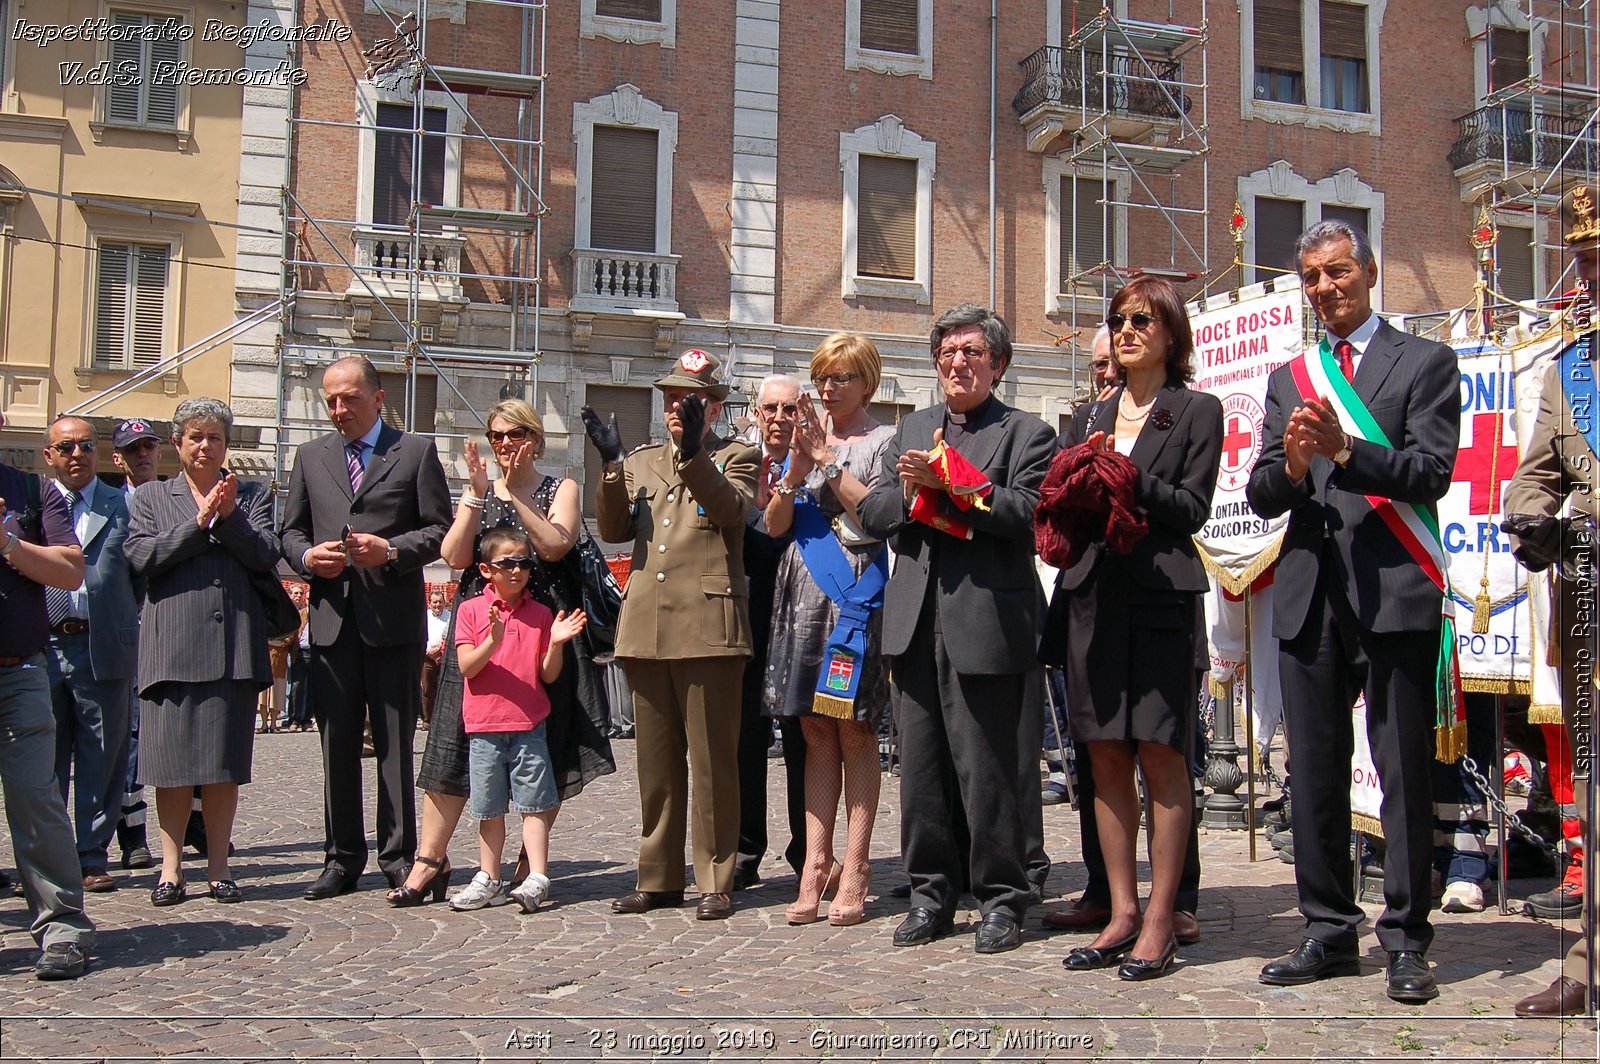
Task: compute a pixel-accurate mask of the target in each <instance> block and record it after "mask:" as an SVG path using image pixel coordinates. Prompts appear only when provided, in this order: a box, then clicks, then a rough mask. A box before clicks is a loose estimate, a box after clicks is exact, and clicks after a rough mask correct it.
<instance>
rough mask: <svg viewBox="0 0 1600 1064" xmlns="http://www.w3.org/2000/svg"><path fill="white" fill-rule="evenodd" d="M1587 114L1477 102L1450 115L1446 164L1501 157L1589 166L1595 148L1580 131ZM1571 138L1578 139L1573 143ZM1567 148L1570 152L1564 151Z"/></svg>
mask: <svg viewBox="0 0 1600 1064" xmlns="http://www.w3.org/2000/svg"><path fill="white" fill-rule="evenodd" d="M1587 122H1588V116H1587V115H1565V114H1560V113H1558V112H1538V113H1535V112H1533V111H1528V110H1523V109H1521V108H1516V107H1510V106H1507V105H1504V104H1498V105H1494V106H1490V107H1480V108H1478V110H1476V111H1473V112H1471V113H1469V114H1465V115H1462V116H1461V117H1460V118H1458V119H1456V141H1455V143H1454V144H1452V145H1451V146H1450V154H1449V160H1450V166H1451V168H1452V169H1455V170H1458V171H1459V170H1465V169H1467V168H1468V167H1472V166H1474V165H1475V164H1478V163H1499V162H1505V163H1508V164H1511V165H1516V166H1532V167H1537V168H1549V167H1554V166H1557V165H1565V166H1567V167H1570V168H1572V169H1574V170H1578V171H1585V170H1593V169H1595V167H1596V165H1597V164H1600V147H1597V145H1596V142H1595V139H1594V133H1593V131H1592V130H1586V129H1585V126H1586V124H1587ZM1574 140H1577V141H1578V144H1577V147H1575V148H1574V147H1573V142H1574ZM1568 149H1571V154H1570V155H1569V154H1567V152H1568Z"/></svg>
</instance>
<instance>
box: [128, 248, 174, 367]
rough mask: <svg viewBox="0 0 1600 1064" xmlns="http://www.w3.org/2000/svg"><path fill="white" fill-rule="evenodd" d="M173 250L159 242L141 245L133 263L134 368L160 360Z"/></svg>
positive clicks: (151, 364) (153, 363)
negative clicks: (169, 264)
mask: <svg viewBox="0 0 1600 1064" xmlns="http://www.w3.org/2000/svg"><path fill="white" fill-rule="evenodd" d="M171 254H172V252H171V249H169V248H167V247H166V246H164V245H160V244H140V245H138V252H137V257H136V259H135V262H134V271H135V272H134V290H133V307H132V310H133V344H132V356H133V358H132V364H133V366H134V368H136V369H138V368H143V367H145V366H153V365H155V364H156V363H157V362H160V361H161V358H162V356H163V354H164V353H165V352H164V351H163V350H162V346H163V341H164V340H165V339H166V336H165V325H166V318H167V262H168V259H169V257H170V256H171Z"/></svg>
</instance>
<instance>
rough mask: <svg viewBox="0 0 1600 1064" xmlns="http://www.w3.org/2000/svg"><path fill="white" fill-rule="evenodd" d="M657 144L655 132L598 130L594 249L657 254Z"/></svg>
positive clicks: (592, 208) (591, 236)
mask: <svg viewBox="0 0 1600 1064" xmlns="http://www.w3.org/2000/svg"><path fill="white" fill-rule="evenodd" d="M656 140H657V134H656V131H655V130H653V129H622V128H619V127H617V126H595V127H594V157H593V160H592V165H591V167H590V174H591V177H590V186H591V187H590V197H589V246H590V247H595V248H607V249H611V250H615V251H646V252H653V251H655V250H656V165H657V163H656V156H657V144H656Z"/></svg>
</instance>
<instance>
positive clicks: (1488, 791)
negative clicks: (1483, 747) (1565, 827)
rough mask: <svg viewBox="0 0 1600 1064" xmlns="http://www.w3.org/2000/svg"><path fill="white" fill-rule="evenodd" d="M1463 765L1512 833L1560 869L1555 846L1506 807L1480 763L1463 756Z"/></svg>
mask: <svg viewBox="0 0 1600 1064" xmlns="http://www.w3.org/2000/svg"><path fill="white" fill-rule="evenodd" d="M1461 764H1462V767H1464V768H1465V769H1466V770H1467V775H1469V776H1471V777H1472V782H1474V783H1476V784H1477V785H1478V790H1480V791H1482V792H1483V797H1484V800H1485V801H1487V802H1488V803H1489V804H1490V805H1492V806H1494V809H1495V812H1497V813H1499V814H1500V817H1501V819H1502V821H1503V822H1504V823H1505V824H1506V825H1507V826H1509V827H1510V828H1511V830H1512V831H1515V832H1516V833H1517V834H1518V835H1521V836H1522V837H1523V839H1524V840H1526V841H1527V842H1530V843H1532V844H1533V845H1534V846H1536V847H1538V848H1539V849H1540V850H1542V851H1543V852H1544V853H1545V855H1546V856H1548V857H1550V858H1551V859H1553V860H1554V861H1555V862H1556V867H1558V868H1559V867H1560V866H1561V853H1560V851H1559V850H1557V849H1556V848H1555V846H1553V845H1551V844H1550V843H1549V842H1547V841H1546V840H1545V837H1544V836H1543V835H1540V834H1539V833H1538V832H1537V831H1534V830H1533V829H1532V828H1530V827H1529V826H1528V825H1527V824H1524V823H1523V822H1522V818H1521V817H1519V816H1517V815H1516V814H1515V813H1513V812H1512V811H1511V808H1510V807H1509V806H1507V805H1506V801H1505V799H1504V798H1502V797H1500V795H1499V793H1498V792H1497V791H1496V789H1495V787H1494V785H1493V784H1491V783H1490V782H1489V780H1488V778H1487V777H1485V776H1484V774H1483V770H1482V769H1480V768H1479V767H1478V763H1477V762H1476V761H1474V760H1472V758H1471V757H1470V756H1469V755H1467V754H1462V755H1461ZM1501 859H1502V860H1504V859H1505V855H1504V854H1502V855H1501Z"/></svg>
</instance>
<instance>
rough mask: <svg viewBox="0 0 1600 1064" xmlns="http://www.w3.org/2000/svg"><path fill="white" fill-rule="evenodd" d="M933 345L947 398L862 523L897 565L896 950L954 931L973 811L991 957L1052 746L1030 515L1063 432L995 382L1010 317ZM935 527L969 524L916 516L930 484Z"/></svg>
mask: <svg viewBox="0 0 1600 1064" xmlns="http://www.w3.org/2000/svg"><path fill="white" fill-rule="evenodd" d="M930 348H931V350H932V354H933V361H934V367H935V369H936V370H937V373H938V377H939V384H940V386H941V387H942V389H943V392H944V402H943V403H940V404H939V405H937V406H933V407H929V408H927V409H924V410H918V411H915V412H913V413H911V414H908V415H906V417H905V418H903V419H902V420H901V422H900V426H899V429H898V430H897V431H896V433H895V439H894V443H893V445H892V446H891V447H890V448H889V450H888V452H887V453H886V454H885V455H884V475H883V476H882V477H880V478H879V480H878V484H877V486H876V487H874V488H873V489H872V492H871V493H870V494H869V495H868V496H867V497H866V498H865V499H864V500H862V502H861V504H860V506H859V507H858V508H857V512H858V513H859V515H860V517H861V524H862V526H863V527H864V528H865V529H866V530H867V531H868V532H870V533H872V534H873V535H876V536H879V537H881V538H884V539H887V538H889V537H890V536H893V537H894V542H893V546H894V550H895V552H896V555H897V559H896V562H895V569H894V575H893V576H892V577H890V579H889V585H888V587H887V589H886V591H885V596H884V607H883V652H884V653H885V654H887V655H891V656H892V657H893V659H894V666H893V671H894V680H895V685H894V699H895V703H894V704H895V715H896V719H897V721H898V723H899V727H900V752H901V775H900V780H901V783H900V816H901V826H900V843H901V849H902V851H903V854H904V861H905V867H906V871H907V873H908V874H909V875H910V877H911V911H910V913H909V915H908V916H907V917H906V919H905V921H904V922H903V923H902V924H901V925H900V927H899V928H898V929H896V931H895V934H894V943H895V945H897V946H915V945H921V944H922V943H925V942H931V941H932V940H933V939H935V938H938V937H939V936H941V935H943V934H946V933H948V932H949V931H950V930H951V929H952V924H953V917H954V913H955V908H956V903H957V901H958V900H959V897H960V893H961V881H962V869H961V858H960V847H959V844H958V842H957V837H956V831H955V828H954V819H955V816H956V815H957V812H956V811H957V810H958V809H959V810H962V811H963V812H964V814H965V819H966V824H967V827H968V830H969V837H970V839H971V855H970V858H969V860H968V871H969V873H970V876H971V884H972V893H973V895H974V896H975V897H976V898H977V899H978V902H979V905H980V907H981V908H982V911H983V923H982V926H981V927H980V928H979V929H978V933H977V936H976V949H977V951H978V952H980V953H1000V952H1003V951H1005V950H1010V949H1015V948H1016V947H1017V946H1018V945H1019V944H1020V942H1021V921H1022V917H1023V914H1024V913H1025V911H1026V910H1027V906H1028V895H1029V890H1030V883H1029V880H1028V876H1027V872H1026V864H1027V861H1028V854H1029V849H1030V838H1031V833H1033V829H1032V828H1030V825H1031V824H1032V823H1033V822H1035V821H1037V820H1038V818H1039V815H1040V805H1039V778H1038V757H1039V750H1040V747H1041V746H1042V744H1043V742H1044V716H1043V708H1042V707H1043V700H1042V696H1041V693H1042V688H1041V687H1040V685H1039V681H1040V679H1041V677H1042V674H1041V672H1040V669H1039V664H1038V661H1037V658H1036V653H1035V652H1036V648H1037V645H1038V632H1037V619H1038V613H1039V603H1040V600H1041V599H1042V598H1043V594H1042V592H1041V590H1040V588H1039V581H1038V577H1037V576H1036V575H1035V573H1034V567H1033V509H1034V506H1035V505H1036V504H1037V503H1038V500H1039V485H1040V484H1041V483H1043V481H1044V475H1045V472H1046V470H1047V469H1048V468H1049V465H1050V457H1051V455H1052V454H1053V453H1054V449H1055V436H1054V434H1053V433H1052V432H1051V431H1050V430H1049V429H1048V428H1046V427H1045V424H1044V422H1042V421H1040V420H1039V419H1038V418H1036V417H1033V416H1031V415H1029V414H1025V413H1023V412H1022V411H1020V410H1015V409H1013V408H1011V407H1009V406H1007V405H1005V404H1004V403H1002V402H1001V401H1000V400H999V399H998V398H996V397H995V395H994V394H993V391H994V386H995V384H996V383H997V382H998V381H999V379H1000V377H1001V376H1002V375H1003V374H1004V373H1005V371H1006V367H1007V366H1008V365H1010V362H1011V335H1010V331H1009V330H1008V329H1007V328H1006V324H1005V322H1004V321H1002V320H1001V319H1000V318H999V317H998V316H996V315H994V314H992V313H990V312H989V311H988V310H985V309H984V308H982V307H979V306H976V305H975V304H971V303H964V304H962V305H960V306H958V307H955V308H954V309H952V310H949V311H947V312H945V313H944V314H942V315H941V316H940V317H939V319H938V320H937V321H936V322H934V326H933V330H932V333H931V334H930ZM941 442H942V443H944V444H946V445H947V446H949V447H951V448H953V449H954V450H955V451H956V452H958V453H959V454H960V455H961V457H962V458H964V459H965V460H966V461H967V462H968V463H970V464H971V465H972V466H974V467H976V468H977V469H978V470H980V471H981V472H982V473H983V475H984V476H985V477H987V479H988V482H989V487H988V488H987V489H986V490H985V491H984V492H982V493H981V494H982V495H983V505H982V506H973V507H972V508H971V509H965V510H963V509H961V508H959V507H957V506H956V504H955V502H954V501H953V500H952V498H951V496H950V495H949V494H948V493H947V492H946V491H945V485H944V481H942V480H941V479H940V477H939V476H938V474H937V473H936V472H935V470H934V467H933V465H932V464H931V461H930V452H931V451H933V450H934V449H935V448H936V447H937V446H938V445H939V444H940V443H941ZM924 488H926V489H930V490H931V491H932V492H933V493H934V496H933V497H934V499H935V503H936V506H937V512H936V513H935V514H933V515H932V516H933V517H934V519H935V520H939V521H940V522H941V523H944V520H945V519H954V520H957V521H960V522H963V523H965V524H966V525H968V526H970V529H971V535H970V538H964V537H963V536H960V535H953V534H951V533H950V532H946V531H941V530H939V529H937V528H935V527H934V526H933V525H932V524H928V523H924V522H922V521H920V520H913V519H912V518H911V516H910V515H911V510H912V504H913V501H914V500H915V498H916V496H917V493H918V491H919V490H921V489H924Z"/></svg>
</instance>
